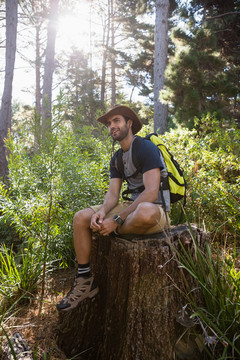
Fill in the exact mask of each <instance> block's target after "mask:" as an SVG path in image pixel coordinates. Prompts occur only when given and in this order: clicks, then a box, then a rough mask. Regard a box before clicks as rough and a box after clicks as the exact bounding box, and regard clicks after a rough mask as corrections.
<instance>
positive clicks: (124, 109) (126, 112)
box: [97, 105, 142, 134]
mask: <svg viewBox="0 0 240 360" xmlns="http://www.w3.org/2000/svg"><path fill="white" fill-rule="evenodd" d="M114 115H122V116H126V117H128V118H129V119H130V120H132V122H133V124H132V132H133V134H136V133H137V132H138V131H139V130H141V128H142V122H141V120H140V119H139V118H138V116H137V114H136V113H135V111H133V110H132V109H130V108H129V107H128V106H125V105H118V106H115V107H113V108H112V109H110V110H109V111H108V112H106V113H105V114H104V115H102V116H100V117H99V118H98V119H97V121H99V122H101V123H102V124H104V125H105V126H108V124H107V121H108V119H109V118H110V117H111V116H114Z"/></svg>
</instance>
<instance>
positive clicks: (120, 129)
mask: <svg viewBox="0 0 240 360" xmlns="http://www.w3.org/2000/svg"><path fill="white" fill-rule="evenodd" d="M131 124H132V121H131V120H128V121H127V122H126V121H125V119H124V117H123V116H122V115H113V116H111V117H110V118H109V119H108V121H107V126H108V131H109V133H110V135H111V137H112V138H113V140H117V141H121V140H123V139H124V138H125V137H126V136H127V135H128V134H129V130H130V128H131Z"/></svg>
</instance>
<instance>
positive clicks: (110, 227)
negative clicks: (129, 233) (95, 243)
mask: <svg viewBox="0 0 240 360" xmlns="http://www.w3.org/2000/svg"><path fill="white" fill-rule="evenodd" d="M117 227H118V224H117V223H116V221H114V220H113V219H112V218H108V219H105V220H104V221H103V222H102V226H101V230H100V231H99V232H100V234H101V235H104V236H106V235H109V234H110V233H111V232H113V231H114V230H116V228H117Z"/></svg>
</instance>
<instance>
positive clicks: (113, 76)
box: [111, 0, 116, 107]
mask: <svg viewBox="0 0 240 360" xmlns="http://www.w3.org/2000/svg"><path fill="white" fill-rule="evenodd" d="M111 35H112V43H111V48H112V54H111V90H112V95H111V107H113V106H115V105H116V60H115V56H116V55H115V54H114V49H115V27H114V0H111Z"/></svg>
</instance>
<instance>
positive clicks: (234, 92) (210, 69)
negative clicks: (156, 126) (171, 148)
mask: <svg viewBox="0 0 240 360" xmlns="http://www.w3.org/2000/svg"><path fill="white" fill-rule="evenodd" d="M235 3H236V1H232V0H231V1H229V2H222V1H220V0H209V1H200V0H197V1H192V2H191V4H192V7H190V8H187V10H186V9H183V13H182V14H183V19H184V20H185V22H186V27H185V28H184V27H181V28H180V29H177V30H176V29H175V30H174V31H173V32H172V39H173V43H174V46H175V54H174V56H172V57H171V58H170V61H169V65H168V68H167V73H166V74H167V76H166V82H165V87H164V90H163V91H162V93H161V96H162V98H164V99H165V100H166V101H168V102H169V104H170V108H171V113H172V114H174V116H175V118H176V119H177V120H178V121H179V122H180V123H184V124H185V125H187V126H189V127H193V126H194V117H195V116H197V117H201V115H204V114H206V113H208V112H215V113H216V114H217V115H218V116H219V117H224V118H227V117H229V116H231V115H232V114H234V113H235V112H236V109H237V107H238V104H237V103H238V101H239V100H238V99H239V81H240V79H239V70H240V69H239V57H237V56H236V54H237V53H239V49H238V44H239V42H237V40H236V38H237V34H236V33H235V31H234V30H233V34H232V37H231V36H229V35H226V33H229V32H232V29H231V27H228V26H227V27H226V23H225V22H226V21H227V22H228V23H230V22H231V23H232V24H234V25H233V29H236V28H238V27H239V25H237V24H238V23H237V20H236V19H237V18H236V7H235V5H236V4H235ZM231 6H232V8H231ZM230 10H232V11H230ZM225 17H226V18H225ZM228 17H230V18H228ZM223 18H224V19H225V20H224V21H223ZM224 24H225V25H224ZM219 34H220V35H219ZM224 39H225V40H224ZM230 43H231V46H230V45H229V44H230Z"/></svg>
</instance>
